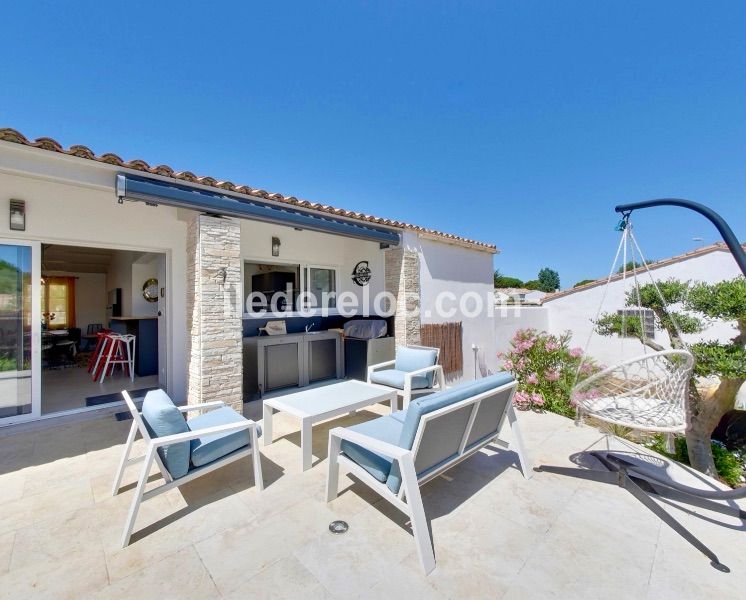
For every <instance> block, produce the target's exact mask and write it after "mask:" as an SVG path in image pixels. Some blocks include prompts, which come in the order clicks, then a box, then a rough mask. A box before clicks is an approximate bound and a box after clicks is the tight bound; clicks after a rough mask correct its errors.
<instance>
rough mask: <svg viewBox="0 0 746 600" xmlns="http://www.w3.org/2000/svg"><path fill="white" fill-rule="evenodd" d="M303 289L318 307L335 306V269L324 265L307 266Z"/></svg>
mask: <svg viewBox="0 0 746 600" xmlns="http://www.w3.org/2000/svg"><path fill="white" fill-rule="evenodd" d="M305 291H307V292H309V293H310V294H312V295H313V297H314V298H315V302H314V303H313V304H314V305H315V306H317V307H319V308H334V307H336V306H337V297H336V293H337V271H336V270H334V269H328V268H325V267H307V270H306V286H305Z"/></svg>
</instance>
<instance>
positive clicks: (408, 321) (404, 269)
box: [384, 247, 420, 346]
mask: <svg viewBox="0 0 746 600" xmlns="http://www.w3.org/2000/svg"><path fill="white" fill-rule="evenodd" d="M384 252H385V258H384V265H385V270H386V280H385V286H386V291H387V292H390V293H391V294H393V295H394V297H395V298H396V313H395V314H394V334H395V337H396V344H397V345H398V346H411V345H417V344H419V343H420V258H419V255H418V254H417V252H415V251H413V250H406V249H404V248H402V247H398V248H389V249H387V250H385V251H384Z"/></svg>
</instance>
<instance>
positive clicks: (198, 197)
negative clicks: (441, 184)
mask: <svg viewBox="0 0 746 600" xmlns="http://www.w3.org/2000/svg"><path fill="white" fill-rule="evenodd" d="M0 209H1V210H4V211H6V213H7V214H8V218H7V219H0V425H2V424H13V423H18V422H22V421H28V420H34V419H39V418H45V417H48V416H57V415H61V414H69V413H71V412H72V413H78V412H82V411H93V410H100V409H101V408H102V407H103V408H104V409H106V410H112V409H113V408H115V407H116V403H118V402H119V392H120V391H121V389H123V388H127V389H130V390H133V393H135V392H142V391H143V390H147V389H149V388H154V387H161V388H163V389H165V390H167V391H168V392H169V394H170V395H171V396H172V397H173V398H174V399H175V400H177V401H178V402H189V403H197V402H201V401H206V400H213V399H220V400H223V401H225V402H226V403H228V404H230V405H232V406H234V407H241V404H242V403H243V402H244V401H245V400H247V399H249V398H251V397H255V396H256V394H257V393H263V392H265V391H268V390H269V389H270V388H273V389H281V388H283V387H284V386H293V385H296V386H297V385H304V384H308V383H311V382H312V381H316V380H320V379H323V378H325V377H339V376H344V374H345V373H344V360H343V355H344V349H343V348H344V341H343V340H342V339H340V338H341V335H340V333H339V331H340V329H341V328H343V327H344V325H345V323H346V322H348V321H349V320H350V319H352V318H366V319H368V318H376V317H380V318H382V319H383V320H385V321H386V324H387V329H388V333H389V335H390V336H392V337H393V338H394V339H395V342H396V344H401V345H416V344H419V343H420V342H422V341H423V340H426V341H428V342H429V343H431V344H432V343H437V344H438V345H441V346H442V347H444V348H448V349H449V350H448V351H449V352H451V353H460V355H459V356H457V357H455V358H457V360H450V361H449V364H454V365H458V370H455V371H451V372H450V373H449V377H450V378H451V379H452V380H453V379H458V378H471V377H474V376H475V373H477V371H481V372H485V371H491V370H494V369H495V368H496V364H495V363H496V360H495V353H496V349H495V338H494V331H495V328H494V325H493V322H492V321H493V315H492V312H491V311H489V310H482V311H480V312H475V311H474V310H473V309H472V307H471V305H470V304H469V303H468V302H464V301H462V300H464V299H465V298H468V297H470V296H473V295H477V296H481V297H483V298H490V304H491V298H492V288H493V264H492V263H493V255H494V254H495V253H496V252H497V250H496V248H495V246H494V245H492V244H487V243H482V242H477V241H474V240H469V239H466V238H463V237H460V236H457V235H452V234H447V233H443V232H439V231H434V230H430V229H426V228H424V227H420V226H416V225H411V224H408V223H403V222H399V221H394V220H390V219H383V218H378V217H373V216H369V215H367V214H362V213H358V212H351V211H346V210H342V209H338V208H334V207H331V206H326V205H321V204H316V203H313V202H309V201H305V200H299V199H297V198H295V197H292V196H284V195H282V194H277V193H269V192H266V191H264V190H262V189H258V188H253V187H249V186H247V185H236V184H233V183H231V182H229V181H218V180H216V179H213V178H211V177H198V176H196V175H194V174H192V173H190V172H188V171H180V172H177V171H175V170H174V169H172V168H171V167H168V166H166V165H156V166H150V165H149V164H147V163H146V162H145V161H143V160H138V159H135V160H129V161H125V160H123V159H121V158H120V157H119V156H117V155H116V154H111V153H105V154H101V155H96V154H94V152H93V151H91V150H90V149H89V148H87V147H86V146H80V145H74V146H71V147H69V148H63V147H62V146H61V145H60V144H59V143H58V142H56V141H55V140H53V139H51V138H39V139H36V140H34V141H31V140H28V139H26V138H25V137H24V136H23V135H22V134H20V133H19V132H17V131H15V130H13V129H0ZM281 292H282V293H284V294H285V295H284V296H282V293H281ZM263 293H266V294H267V295H269V294H270V293H277V295H278V296H282V298H284V299H282V300H281V302H282V305H281V306H280V308H281V309H283V311H284V312H283V314H282V317H281V318H280V319H278V318H276V317H270V316H267V315H266V314H264V313H263V312H262V310H261V309H262V304H261V300H257V294H263ZM443 293H447V294H448V297H447V298H446V301H445V305H446V306H445V308H447V312H446V316H443V315H444V311H443V310H442V309H443V308H444V307H443V306H441V304H442V302H440V301H439V300H438V298H439V297H440V296H442V295H443ZM309 298H311V299H310V300H309ZM314 298H315V299H321V303H323V305H320V304H319V303H318V302H315V301H314V300H313V299H314ZM377 298H383V301H381V302H379V301H377ZM350 305H352V306H353V308H352V309H350V308H349V306H350ZM278 320H281V321H284V324H282V326H283V327H284V328H285V329H286V331H287V332H288V334H293V333H296V332H304V331H307V330H312V331H321V332H324V334H323V335H319V336H318V337H317V338H310V337H309V339H314V342H313V345H315V346H314V347H315V348H316V350H313V351H314V352H317V357H318V360H316V361H315V362H314V365H315V366H316V367H317V368H316V370H315V371H313V372H310V371H308V372H306V373H305V374H301V375H298V372H297V371H296V375H295V379H293V377H290V379H288V370H287V369H286V370H285V372H284V373H280V374H275V373H272V374H268V373H260V374H259V379H260V380H262V381H264V385H265V386H266V387H265V389H260V388H259V387H258V385H257V384H256V381H257V377H255V375H256V370H257V368H258V367H257V363H256V361H255V358H251V357H252V356H253V355H252V354H251V353H250V352H249V353H248V354H247V350H246V349H247V347H250V346H251V344H250V341H251V340H252V339H255V338H257V337H258V336H260V335H262V332H263V331H267V330H271V329H273V328H274V329H276V328H277V327H278V326H279V325H278V324H277V323H275V324H273V325H269V326H268V323H270V322H272V321H278ZM443 323H451V324H455V323H460V326H458V327H448V328H445V327H439V326H440V325H442V324H443ZM102 330H110V331H112V332H113V333H115V334H117V335H119V336H121V340H122V341H121V342H117V344H114V345H112V347H111V348H109V349H108V350H107V351H106V353H105V356H106V357H107V358H108V359H110V360H111V361H112V362H113V363H116V364H115V366H114V367H113V368H108V369H107V368H106V367H105V365H104V364H99V365H96V364H92V363H93V362H95V361H92V360H91V357H94V358H95V357H96V356H99V355H101V352H100V350H101V348H99V351H97V350H96V347H97V344H100V343H105V342H102V339H103V338H102V336H101V335H100V332H101V331H102ZM446 330H447V331H448V334H447V335H449V336H454V335H455V336H458V338H459V339H448V340H445V339H441V338H440V337H439V336H443V335H446V334H445V333H443V332H444V331H446ZM128 336H133V337H128ZM127 340H132V341H127ZM115 346H116V347H115ZM311 346H312V344H311V343H309V348H311ZM298 348H300V346H297V348H296V347H293V348H290V349H289V348H288V347H281V345H275V346H272V347H271V348H270V349H268V350H267V352H268V354H267V358H268V359H270V360H271V361H273V364H287V362H285V361H290V362H292V361H299V363H304V364H306V363H308V362H310V358H309V357H305V358H304V357H303V356H301V355H300V350H298ZM391 348H393V343H392V344H391ZM296 350H298V351H297V352H296ZM311 351H312V350H311V349H309V350H308V352H311ZM128 352H129V353H130V354H131V356H130V354H128ZM324 353H326V354H327V355H326V356H324ZM329 353H332V354H331V356H332V357H331V359H329V356H328V354H329ZM247 356H249V358H248V359H247V358H246V357H247ZM309 356H310V355H309ZM322 358H323V360H322ZM451 358H453V357H451ZM252 361H253V362H252ZM477 365H478V367H479V369H478V368H477ZM329 368H331V371H330V370H329ZM130 369H131V371H132V372H131V373H130V372H129V370H130ZM89 371H90V372H89ZM91 372H92V373H91ZM94 375H95V381H94V380H93V378H94ZM271 378H274V379H271ZM270 379H271V381H270ZM247 381H248V382H249V383H248V384H247ZM252 386H253V387H252ZM248 388H252V389H248Z"/></svg>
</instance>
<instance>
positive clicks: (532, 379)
mask: <svg viewBox="0 0 746 600" xmlns="http://www.w3.org/2000/svg"><path fill="white" fill-rule="evenodd" d="M526 383H529V384H531V385H536V384H537V383H539V376H538V375H537V374H536V373H531V374H530V375H529V376H528V377H527V378H526Z"/></svg>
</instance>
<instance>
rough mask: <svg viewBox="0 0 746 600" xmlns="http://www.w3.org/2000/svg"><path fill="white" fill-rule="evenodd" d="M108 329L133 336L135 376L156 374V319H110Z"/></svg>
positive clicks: (132, 317)
mask: <svg viewBox="0 0 746 600" xmlns="http://www.w3.org/2000/svg"><path fill="white" fill-rule="evenodd" d="M109 329H111V330H112V331H115V332H116V333H122V334H125V333H128V334H131V335H134V336H135V375H137V376H138V377H147V376H148V375H157V374H158V317H145V316H143V317H136V316H127V317H112V318H111V320H110V321H109Z"/></svg>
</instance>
